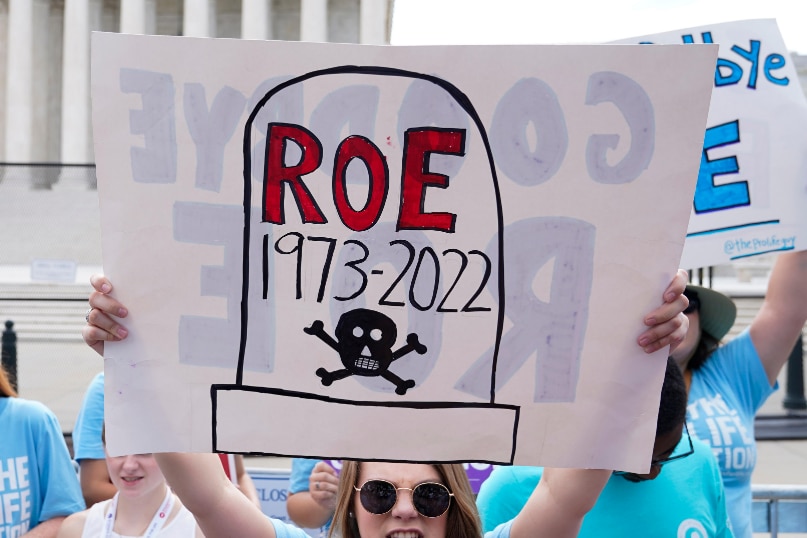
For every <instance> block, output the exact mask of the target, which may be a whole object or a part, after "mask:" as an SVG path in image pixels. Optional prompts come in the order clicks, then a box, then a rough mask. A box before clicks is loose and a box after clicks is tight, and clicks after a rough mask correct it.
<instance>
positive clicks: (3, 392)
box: [0, 364, 17, 398]
mask: <svg viewBox="0 0 807 538" xmlns="http://www.w3.org/2000/svg"><path fill="white" fill-rule="evenodd" d="M15 396H17V392H16V391H15V390H14V387H12V386H11V381H10V380H9V379H8V374H7V373H6V369H5V368H4V367H3V365H2V364H0V397H2V398H9V397H12V398H13V397H15Z"/></svg>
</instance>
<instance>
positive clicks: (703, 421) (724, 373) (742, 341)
mask: <svg viewBox="0 0 807 538" xmlns="http://www.w3.org/2000/svg"><path fill="white" fill-rule="evenodd" d="M776 388H777V386H774V387H771V385H770V382H769V381H768V375H767V374H766V373H765V368H764V367H763V366H762V362H761V361H760V358H759V355H758V354H757V351H756V349H755V348H754V344H753V342H752V341H751V335H750V333H749V332H748V329H746V330H745V331H743V332H742V334H740V335H739V336H737V337H736V338H734V339H733V340H732V341H730V342H729V343H727V344H725V345H723V346H721V347H719V348H718V349H717V350H716V351H715V352H714V353H713V354H712V355H711V356H710V357H709V358H708V359H707V360H706V362H705V363H704V365H703V366H701V367H700V368H699V369H698V370H695V371H693V372H692V384H691V385H690V388H689V405H688V406H687V424H688V425H689V431H690V433H691V434H692V435H693V436H694V437H697V438H698V439H700V440H701V441H703V442H704V443H706V444H708V445H710V446H711V447H712V452H714V454H715V456H716V457H717V461H718V465H719V466H720V474H721V475H722V476H723V486H724V487H725V488H726V505H727V506H728V511H729V515H730V516H731V524H732V527H733V528H734V534H735V536H737V537H739V538H751V535H752V524H751V502H752V499H751V473H752V472H753V471H754V467H755V465H756V461H757V448H756V442H755V440H754V415H755V414H756V412H757V410H759V408H760V407H762V404H764V403H765V400H767V399H768V396H770V395H771V393H773V391H775V390H776Z"/></svg>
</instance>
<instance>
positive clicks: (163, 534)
mask: <svg viewBox="0 0 807 538" xmlns="http://www.w3.org/2000/svg"><path fill="white" fill-rule="evenodd" d="M110 502H112V500H111V499H110V500H107V501H102V502H99V503H95V504H94V505H92V507H91V508H90V511H89V512H88V513H87V520H86V521H85V522H84V532H82V533H81V538H99V537H101V536H103V534H104V516H105V515H106V512H107V507H108V506H109V503H110ZM157 536H158V537H159V538H195V536H196V520H195V519H194V518H193V514H191V513H190V511H188V509H187V508H185V507H184V506H180V507H179V512H177V515H176V516H175V517H174V519H172V520H171V521H169V522H168V523H166V524H165V526H164V527H163V528H162V529H160V531H159V533H158V534H157ZM112 538H140V537H137V536H124V535H121V534H118V533H116V532H114V531H113V532H112Z"/></svg>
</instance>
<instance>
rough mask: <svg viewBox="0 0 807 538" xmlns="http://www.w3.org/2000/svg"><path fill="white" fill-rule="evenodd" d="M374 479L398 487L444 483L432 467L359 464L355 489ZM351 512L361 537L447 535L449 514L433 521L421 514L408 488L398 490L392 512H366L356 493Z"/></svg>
mask: <svg viewBox="0 0 807 538" xmlns="http://www.w3.org/2000/svg"><path fill="white" fill-rule="evenodd" d="M373 479H380V480H386V481H387V482H390V483H392V484H393V485H395V487H397V488H414V487H415V486H417V485H418V484H422V483H424V482H438V483H443V480H442V479H441V478H440V474H439V473H438V472H437V469H435V468H434V467H433V466H432V465H421V464H414V463H381V462H364V463H362V464H361V466H360V471H359V481H358V484H357V486H359V487H360V486H361V485H362V484H364V483H365V482H367V481H368V480H373ZM451 502H454V501H453V500H452V501H451ZM353 513H354V514H355V516H356V523H357V524H358V527H359V534H361V537H362V538H444V537H445V535H446V520H447V519H448V511H446V512H445V513H444V514H443V515H441V516H439V517H435V518H427V517H425V516H422V515H420V514H419V513H418V512H417V510H415V507H414V505H413V504H412V491H411V490H408V489H399V490H398V491H397V501H396V502H395V505H394V506H393V507H392V510H390V511H389V512H387V513H386V514H381V515H376V514H371V513H370V512H368V511H367V510H365V509H364V507H363V506H362V504H361V501H360V499H359V492H357V491H356V492H354V494H353Z"/></svg>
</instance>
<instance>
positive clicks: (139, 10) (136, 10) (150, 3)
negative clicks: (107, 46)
mask: <svg viewBox="0 0 807 538" xmlns="http://www.w3.org/2000/svg"><path fill="white" fill-rule="evenodd" d="M155 28H156V9H155V0H121V2H120V31H121V33H122V34H148V35H153V34H154V33H155V31H156V30H155Z"/></svg>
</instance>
